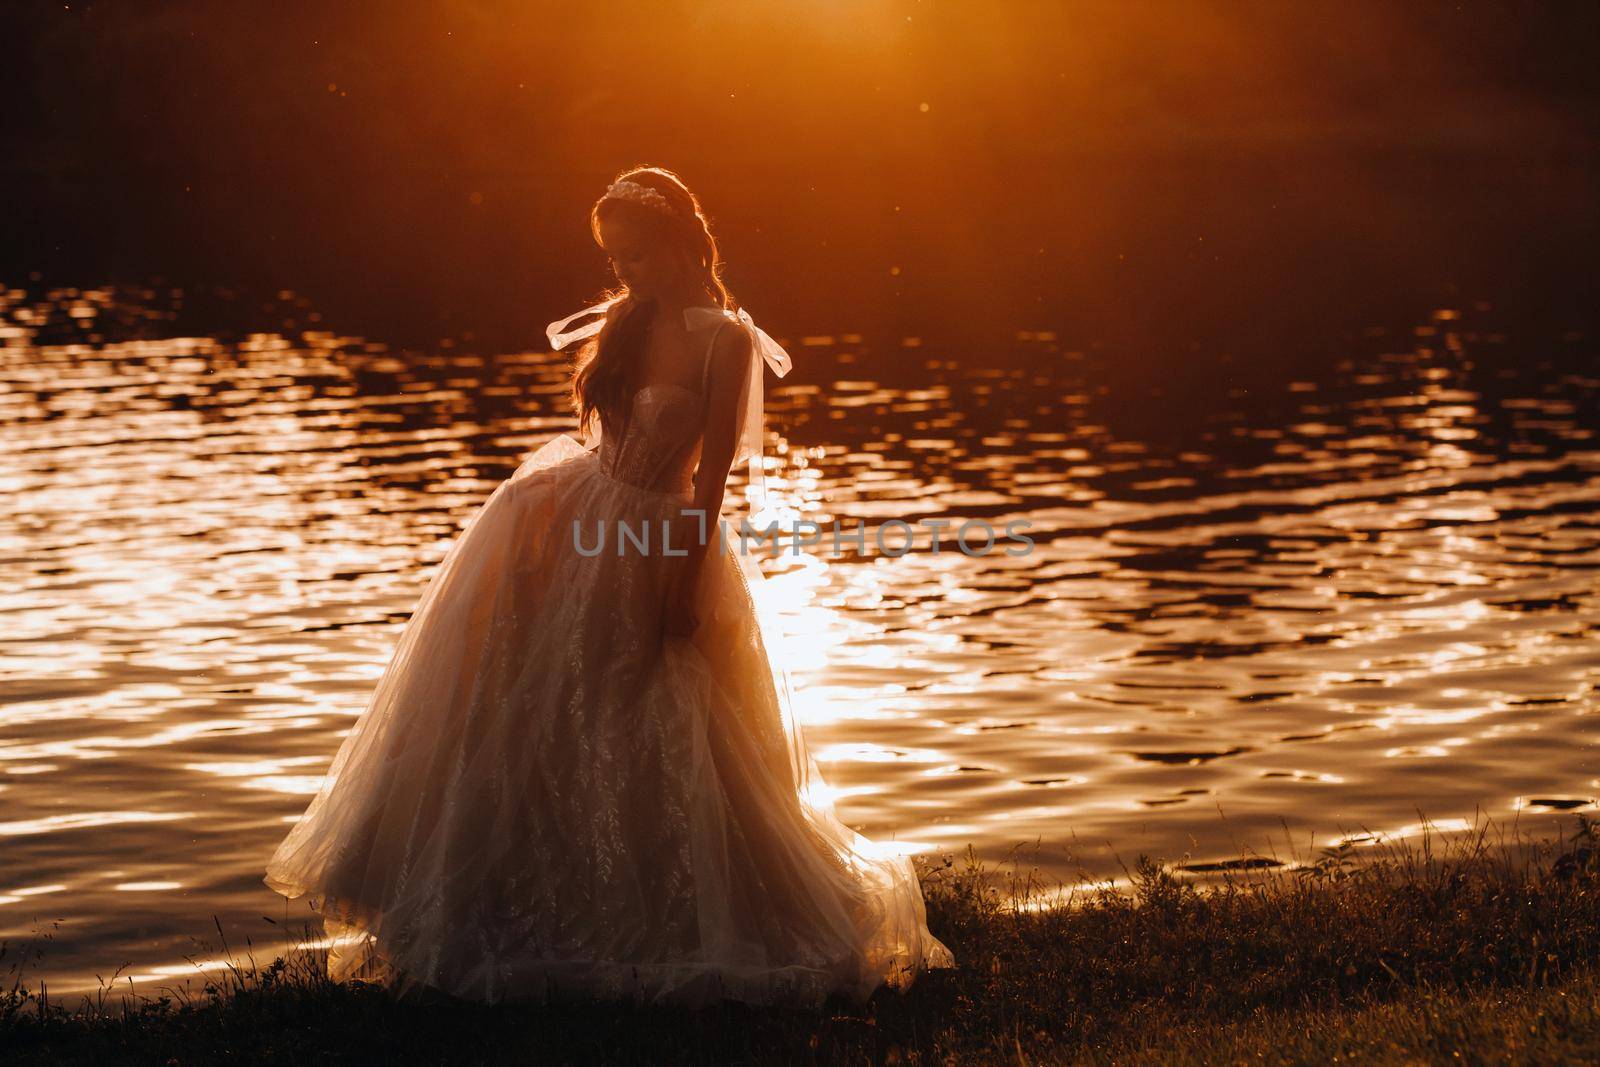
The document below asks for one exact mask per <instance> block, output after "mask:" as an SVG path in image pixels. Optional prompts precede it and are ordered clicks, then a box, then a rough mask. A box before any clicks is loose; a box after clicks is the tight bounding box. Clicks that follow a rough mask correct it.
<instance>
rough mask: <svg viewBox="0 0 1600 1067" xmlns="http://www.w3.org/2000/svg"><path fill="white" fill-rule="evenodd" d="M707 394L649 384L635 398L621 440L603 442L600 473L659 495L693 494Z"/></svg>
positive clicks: (604, 440)
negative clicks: (691, 492)
mask: <svg viewBox="0 0 1600 1067" xmlns="http://www.w3.org/2000/svg"><path fill="white" fill-rule="evenodd" d="M704 408H705V395H704V393H703V392H700V393H697V392H695V391H694V390H692V389H687V388H685V387H683V386H681V385H668V384H656V385H647V386H645V387H644V388H642V389H640V390H638V391H637V392H636V393H635V394H634V397H633V411H632V412H631V413H630V414H629V416H628V424H627V426H626V428H625V429H624V431H623V432H622V434H621V435H620V439H618V438H617V437H616V436H606V437H604V438H603V439H602V440H601V442H600V469H601V470H602V471H604V472H605V474H606V475H607V476H608V477H610V478H613V479H615V480H617V481H620V482H626V483H628V484H629V485H636V486H638V487H639V488H641V489H648V490H650V491H652V492H657V493H687V492H690V491H692V490H693V489H694V469H695V464H696V463H698V462H699V459H700V444H701V440H702V437H703V434H702V426H703V424H704V418H703V412H704Z"/></svg>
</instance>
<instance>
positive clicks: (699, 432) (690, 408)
mask: <svg viewBox="0 0 1600 1067" xmlns="http://www.w3.org/2000/svg"><path fill="white" fill-rule="evenodd" d="M734 321H738V320H737V318H736V317H735V316H734V315H733V314H732V313H731V312H726V311H721V310H718V309H714V308H705V307H690V308H685V309H684V312H683V322H684V326H685V327H686V328H687V329H688V330H689V331H690V332H691V334H694V335H698V336H703V337H704V339H705V340H704V343H705V348H704V350H703V351H702V352H701V356H700V388H699V390H698V391H696V390H694V389H690V388H688V387H687V386H682V385H676V384H672V383H666V382H657V383H654V384H651V385H646V386H643V387H641V388H640V389H638V390H636V391H635V392H634V395H633V408H632V411H631V412H629V414H628V416H627V425H626V426H624V427H623V428H622V429H621V432H620V433H618V434H615V435H613V434H610V433H607V434H603V435H602V436H601V440H600V447H599V463H600V470H601V471H602V472H604V473H605V475H606V476H607V477H609V478H612V479H614V480H616V481H620V482H626V483H627V484H629V485H635V486H638V487H639V488H641V489H648V490H650V491H651V492H657V493H688V492H692V491H693V489H694V471H695V465H696V464H697V463H699V461H700V447H701V443H702V441H703V439H704V428H705V406H706V391H707V387H708V385H709V383H710V373H709V372H710V367H711V349H712V346H713V345H714V344H715V342H716V339H717V332H718V331H719V330H720V329H721V328H722V326H723V325H724V324H725V323H728V322H734Z"/></svg>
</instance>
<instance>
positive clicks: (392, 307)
mask: <svg viewBox="0 0 1600 1067" xmlns="http://www.w3.org/2000/svg"><path fill="white" fill-rule="evenodd" d="M1597 31H1600V8H1597V7H1596V6H1595V5H1592V4H1588V3H1571V4H1540V5H1527V4H1494V3H1479V4H1471V5H1464V6H1458V5H1455V4H1446V3H1429V4H1406V5H1394V4H1388V3H1380V2H1366V3H1357V4H1341V5H1332V6H1328V5H1322V6H1316V5H1280V4H1275V3H1247V2H1233V3H1182V4H1179V3H1173V4H1170V5H1140V6H1138V7H1137V8H1132V7H1130V6H1128V5H1121V4H1060V3H1005V4H982V5H979V4H948V5H930V4H920V3H915V2H912V0H882V2H877V3H869V4H837V5H829V4H820V5H806V6H795V5H748V4H743V3H736V2H732V0H726V2H723V0H717V2H702V3H681V2H680V3H659V4H658V3H652V4H648V5H647V4H632V3H629V4H614V3H613V4H583V5H556V4H524V3H513V2H510V0H505V2H489V0H483V2H476V3H466V2H462V3H452V4H433V3H428V4H424V3H347V4H335V5H325V4H266V3H261V4H226V5H224V4H215V3H210V2H205V0H180V2H175V3H168V4H163V5H151V4H137V5H127V4H102V3H79V2H71V3H62V2H59V0H58V2H54V3H29V2H24V3H18V4H11V5H7V7H6V11H5V13H4V14H3V15H0V68H3V70H4V72H5V73H4V74H3V75H0V76H3V77H4V78H5V79H6V81H7V85H6V90H7V91H6V95H5V99H6V102H7V106H6V108H5V111H6V118H5V123H4V127H3V132H0V181H3V183H4V187H5V190H4V197H5V204H6V210H5V211H4V212H3V213H0V283H7V284H12V285H17V284H26V283H27V282H28V281H29V279H30V277H34V278H37V279H38V280H39V281H40V282H41V283H43V284H50V283H62V284H72V285H96V284H101V283H103V282H108V281H124V282H139V281H144V280H148V279H150V278H153V277H161V278H164V279H166V280H169V281H171V282H173V283H175V284H182V285H185V286H190V287H194V286H205V285H227V286H242V287H245V288H246V289H247V290H252V291H260V292H263V293H273V292H276V291H277V290H279V289H292V290H294V291H296V292H297V293H302V294H305V295H306V296H308V297H309V298H310V299H312V300H313V301H314V302H315V304H316V305H317V307H319V308H320V309H322V311H323V312H324V314H325V316H326V318H325V321H326V322H328V323H329V324H330V325H331V326H333V327H334V328H337V329H339V330H341V331H344V332H354V333H361V334H365V335H367V336H372V337H377V338H382V339H385V340H392V341H397V342H402V343H420V344H426V343H429V342H431V341H433V340H436V339H438V338H440V337H443V336H460V335H462V334H472V335H474V336H475V338H476V339H477V341H478V343H479V344H481V345H482V346H484V347H487V348H513V347H528V346H532V345H536V344H538V343H539V342H540V340H541V336H540V332H539V331H540V328H541V327H542V325H543V324H544V323H545V322H547V321H548V320H550V319H551V318H554V317H556V316H558V315H560V314H564V313H565V312H567V311H569V310H573V309H575V308H576V307H577V306H579V304H578V302H579V301H582V300H584V299H585V298H586V297H589V296H591V295H593V294H594V293H595V292H596V291H597V290H598V289H599V287H600V286H602V285H603V284H604V283H605V282H606V281H607V280H608V278H607V275H606V272H605V270H604V263H603V260H602V258H601V257H600V255H599V253H598V250H597V249H595V247H594V246H593V244H592V242H591V240H590V238H589V234H588V229H587V218H586V213H587V210H588V207H589V205H590V203H591V202H592V200H593V198H594V197H595V196H596V195H597V194H598V192H599V191H600V190H601V189H602V188H603V186H604V184H605V182H606V181H608V180H609V179H610V177H611V176H612V175H613V174H614V173H615V172H617V171H618V170H620V169H622V168H624V167H627V166H629V165H632V164H635V163H639V162H657V163H661V164H663V165H666V166H670V167H672V168H674V169H676V170H678V171H679V172H680V173H681V174H683V175H684V176H685V178H686V179H687V180H688V181H689V182H690V184H691V185H692V186H693V187H694V188H696V189H697V191H698V192H700V194H701V195H702V197H703V199H704V200H705V202H706V205H707V208H708V210H709V211H710V213H711V214H712V216H713V219H714V221H715V223H716V224H717V227H718V230H719V233H720V235H721V237H722V239H723V245H724V251H725V253H726V255H727V258H728V260H729V269H728V274H727V277H728V280H729V282H730V284H731V285H732V287H733V289H734V292H735V294H736V295H737V296H739V297H740V298H741V299H743V300H744V301H746V302H748V303H749V305H750V307H751V309H752V311H754V312H755V313H757V314H758V316H760V317H761V318H762V320H763V321H764V323H768V324H772V325H773V326H775V327H776V329H775V332H780V333H784V334H789V335H792V334H798V333H820V332H835V331H852V330H854V331H860V332H862V333H865V334H867V335H869V337H883V338H893V339H897V338H898V337H900V336H902V335H908V334H914V335H921V336H924V337H932V338H945V339H949V340H950V341H952V342H955V341H958V340H985V339H1002V338H1005V337H1007V336H1009V335H1011V334H1013V333H1014V332H1015V331H1016V330H1019V329H1035V330H1037V329H1055V330H1058V331H1060V333H1061V336H1062V340H1063V342H1064V343H1066V344H1068V345H1069V346H1079V345H1086V344H1088V343H1090V342H1093V341H1099V342H1102V343H1103V344H1105V345H1108V346H1112V347H1113V348H1123V349H1126V350H1128V351H1129V352H1131V353H1136V354H1138V355H1140V356H1141V357H1145V358H1149V359H1151V360H1153V361H1155V362H1157V363H1158V364H1161V365H1167V366H1170V365H1174V364H1179V363H1183V362H1185V361H1191V360H1195V359H1200V360H1202V361H1203V360H1205V359H1207V358H1209V357H1210V356H1212V355H1215V354H1217V353H1220V352H1225V351H1231V352H1235V353H1238V352H1249V353H1257V354H1260V355H1261V356H1263V357H1265V358H1273V359H1283V358H1285V357H1294V356H1296V355H1298V356H1300V358H1301V359H1302V360H1304V359H1308V358H1311V357H1310V356H1309V355H1307V353H1308V352H1309V351H1310V350H1311V348H1312V347H1314V346H1308V345H1307V344H1306V343H1305V339H1306V338H1308V337H1317V336H1328V335H1329V334H1330V333H1332V332H1336V331H1338V330H1341V329H1352V328H1359V327H1360V326H1362V325H1364V324H1367V323H1369V322H1389V323H1393V324H1399V323H1403V322H1405V321H1407V319H1408V317H1412V316H1417V315H1425V314H1426V313H1427V312H1428V311H1429V310H1430V309H1432V308H1434V307H1447V306H1458V305H1461V304H1465V303H1470V302H1472V301H1476V300H1489V301H1493V302H1495V303H1496V304H1498V305H1501V306H1509V307H1510V308H1512V309H1514V312H1513V317H1514V318H1516V319H1517V321H1519V322H1525V323H1527V324H1528V327H1529V331H1530V334H1532V335H1543V334H1547V333H1549V332H1550V331H1556V332H1560V331H1562V330H1569V329H1575V328H1587V327H1588V324H1587V323H1586V322H1584V321H1583V320H1584V317H1585V316H1586V315H1587V314H1589V309H1590V308H1592V307H1593V306H1595V305H1596V303H1597V301H1596V300H1595V299H1594V297H1595V295H1596V294H1595V292H1594V288H1593V287H1594V285H1595V278H1596V277H1597V272H1596V271H1595V269H1594V267H1595V258H1596V257H1595V254H1594V249H1595V245H1596V240H1595V239H1596V237H1597V235H1600V208H1597V204H1596V198H1595V196H1594V192H1593V190H1594V189H1595V188H1596V178H1597V176H1600V174H1597V171H1600V167H1597V160H1596V151H1595V144H1596V137H1595V134H1596V133H1597V131H1600V75H1597V74H1596V67H1597V65H1596V64H1594V63H1593V62H1592V60H1593V42H1594V41H1595V40H1596V39H1600V35H1597Z"/></svg>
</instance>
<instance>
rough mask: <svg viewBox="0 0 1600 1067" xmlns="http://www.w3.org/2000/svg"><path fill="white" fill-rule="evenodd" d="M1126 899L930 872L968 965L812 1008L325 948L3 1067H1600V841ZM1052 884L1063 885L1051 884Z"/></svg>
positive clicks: (1529, 844) (115, 1019)
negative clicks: (419, 988) (1485, 1066)
mask: <svg viewBox="0 0 1600 1067" xmlns="http://www.w3.org/2000/svg"><path fill="white" fill-rule="evenodd" d="M1129 874H1130V878H1131V884H1130V885H1129V886H1128V887H1127V889H1126V891H1114V890H1112V889H1110V888H1107V887H1095V888H1091V889H1088V890H1081V891H1077V892H1075V893H1074V894H1073V895H1072V899H1071V901H1070V906H1068V907H1064V908H1051V909H1042V908H1040V907H1039V904H1040V903H1041V901H1042V899H1043V898H1044V890H1045V889H1046V887H1045V886H1043V885H1041V884H1040V883H1039V881H1038V880H1037V879H1036V878H1034V877H1032V876H1031V875H1026V874H1022V873H1020V871H1019V870H1012V871H1010V872H1004V871H1000V872H997V871H990V870H985V869H984V868H983V867H982V866H981V865H978V864H976V863H974V862H972V861H971V860H970V859H969V860H967V861H964V862H958V861H955V860H953V859H949V858H947V859H946V861H945V862H944V863H942V864H941V865H938V866H933V867H930V868H928V869H926V872H925V876H924V891H925V894H926V896H927V899H928V907H929V920H930V925H932V927H933V929H934V932H935V933H937V934H938V935H939V936H940V937H941V938H943V939H944V940H945V941H946V943H947V944H949V945H950V947H951V948H952V950H953V951H954V952H955V954H956V957H957V959H958V960H959V961H960V963H961V966H960V968H959V969H958V970H956V971H954V972H933V973H930V974H928V975H925V976H924V977H923V978H922V979H921V980H920V981H919V982H918V984H917V985H916V986H915V987H914V988H913V989H912V991H911V992H910V993H909V994H907V995H905V996H900V995H896V994H894V993H892V992H888V991H880V995H879V996H878V997H876V998H875V999H874V1000H873V1002H872V1003H871V1004H869V1005H867V1006H866V1007H865V1008H860V1009H856V1008H851V1007H847V1006H844V1005H842V1004H841V1005H835V1006H833V1007H832V1008H830V1010H827V1011H825V1012H823V1013H822V1014H821V1015H817V1014H814V1013H813V1014H808V1013H801V1012H791V1011H776V1010H757V1009H750V1008H745V1007H741V1006H736V1005H728V1006H724V1007H720V1008H715V1009H707V1010H705V1011H699V1012H686V1011H676V1010H664V1009H630V1008H624V1007H590V1008H586V1009H582V1010H574V1009H572V1008H561V1009H540V1008H531V1007H520V1008H519V1007H498V1008H491V1007H485V1006H482V1005H475V1004H465V1003H457V1002H448V1003H436V1004H428V1005H423V1006H417V1005H403V1004H397V1003H396V1002H395V1001H394V1000H393V999H391V998H390V997H389V996H388V995H387V994H385V993H384V992H383V991H382V990H381V989H378V988H375V987H370V986H360V985H353V986H335V985H332V984H330V983H328V982H327V981H326V979H325V978H322V977H320V975H319V968H320V965H321V961H320V959H319V957H318V955H317V953H315V952H312V951H300V952H295V953H292V954H291V955H290V956H289V957H288V958H285V959H281V960H278V961H275V962H274V963H273V964H271V965H270V966H266V967H261V968H255V967H248V966H247V967H242V968H240V969H237V970H234V971H231V972H229V973H227V974H226V975H225V976H224V977H223V978H221V979H219V980H218V981H217V984H216V985H214V986H211V987H208V989H207V990H206V991H205V993H204V994H202V995H201V996H200V997H198V998H196V999H194V1000H191V1001H189V1002H188V1003H174V1002H172V1001H170V1000H159V1001H143V1002H140V1003H128V1002H126V1001H125V1000H120V1001H117V1002H115V1003H113V1002H112V1001H114V1000H116V998H107V1000H106V1001H105V1002H102V1003H101V1004H100V1005H99V1006H98V1007H97V1008H87V1009H79V1010H76V1011H72V1012H69V1011H67V1010H65V1009H64V1008H62V1007H59V1006H56V1005H48V1004H41V1003H40V1001H39V1000H38V998H37V997H35V996H33V995H32V994H31V993H30V992H29V991H28V990H26V989H24V988H22V987H21V986H16V987H14V988H12V989H11V991H10V992H9V993H6V992H4V991H0V1060H3V1061H5V1062H7V1063H13V1062H17V1063H30V1062H37V1063H80V1062H91V1061H93V1062H107V1061H111V1062H119V1061H123V1060H132V1061H138V1062H152V1063H161V1064H166V1063H171V1062H176V1063H178V1064H188V1063H205V1062H212V1061H215V1060H218V1059H222V1058H226V1057H230V1056H237V1057H240V1058H242V1059H246V1060H250V1061H255V1062H284V1063H299V1062H304V1061H308V1060H310V1059H312V1058H313V1057H315V1058H318V1059H320V1060H327V1059H333V1060H339V1059H347V1060H366V1059H370V1058H373V1057H382V1058H384V1059H390V1060H394V1061H396V1062H451V1063H478V1062H508V1061H510V1062H523V1061H529V1062H559V1061H564V1060H576V1061H594V1060H604V1061H609V1062H643V1063H663V1062H689V1063H702V1062H703V1063H719V1064H720V1063H730V1062H755V1063H828V1064H832V1063H945V1062H952V1061H954V1062H1011V1063H1019V1062H1023V1063H1034V1062H1050V1063H1054V1062H1097V1063H1098V1062H1103V1063H1112V1062H1130V1061H1133V1062H1144V1061H1147V1060H1150V1061H1158V1062H1174V1063H1188V1062H1195V1063H1202V1062H1205V1063H1214V1062H1224V1063H1233V1062H1240V1061H1243V1060H1250V1061H1252V1062H1255V1061H1261V1062H1269V1063H1272V1062H1308V1063H1309V1062H1316V1063H1321V1062H1329V1061H1332V1060H1334V1059H1335V1058H1338V1059H1340V1060H1342V1061H1349V1060H1350V1059H1352V1058H1353V1059H1354V1060H1356V1061H1357V1062H1396V1063H1401V1062H1406V1063H1415V1062H1430V1061H1437V1062H1453V1063H1461V1062H1467V1063H1472V1062H1495V1063H1500V1062H1525V1063H1549V1062H1559V1061H1563V1060H1584V1059H1589V1060H1593V1059H1600V921H1597V920H1600V824H1595V823H1591V822H1589V821H1588V820H1587V819H1585V818H1584V817H1582V816H1579V817H1578V821H1577V829H1576V832H1575V833H1574V834H1573V836H1572V837H1571V838H1569V839H1566V840H1546V841H1524V840H1520V839H1516V838H1513V839H1512V840H1509V841H1508V840H1507V839H1506V838H1505V837H1504V835H1498V836H1497V835H1496V834H1495V832H1494V830H1493V828H1492V827H1491V826H1490V825H1489V824H1484V825H1482V826H1480V827H1479V828H1478V830H1477V831H1476V832H1475V833H1473V834H1471V835H1466V836H1462V837H1457V838H1454V839H1452V840H1450V841H1448V842H1442V841H1439V840H1438V839H1436V838H1430V837H1424V838H1423V839H1421V840H1420V841H1413V842H1411V843H1410V844H1406V845H1382V846H1378V847H1375V848H1366V849H1358V848H1353V847H1347V848H1344V849H1340V850H1337V851H1333V852H1327V853H1324V854H1323V855H1321V856H1318V857H1316V858H1315V860H1314V861H1311V862H1306V863H1304V864H1303V865H1301V866H1299V867H1297V868H1295V869H1271V870H1266V871H1259V870H1247V871H1242V872H1236V873H1234V874H1230V875H1226V876H1225V877H1224V878H1223V880H1222V881H1221V882H1220V883H1219V884H1215V885H1208V886H1206V887H1204V888H1201V887H1197V886H1195V885H1193V884H1191V883H1190V882H1189V881H1187V880H1186V877H1185V876H1183V875H1181V874H1179V873H1177V872H1175V871H1173V870H1172V869H1170V868H1168V867H1166V866H1164V865H1162V864H1159V863H1156V862H1153V861H1150V860H1146V859H1143V858H1141V859H1140V861H1139V862H1138V863H1137V865H1136V866H1135V867H1134V869H1132V870H1131V871H1130V872H1129ZM1049 888H1051V889H1054V888H1056V887H1049Z"/></svg>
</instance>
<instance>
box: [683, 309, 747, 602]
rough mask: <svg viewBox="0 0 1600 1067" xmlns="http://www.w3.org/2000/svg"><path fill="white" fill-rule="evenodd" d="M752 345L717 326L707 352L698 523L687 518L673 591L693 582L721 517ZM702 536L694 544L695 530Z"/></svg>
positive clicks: (741, 328)
mask: <svg viewBox="0 0 1600 1067" xmlns="http://www.w3.org/2000/svg"><path fill="white" fill-rule="evenodd" d="M754 343H755V342H754V340H753V339H752V338H751V336H750V331H749V330H748V329H747V328H746V327H745V325H744V324H743V323H734V324H733V325H732V326H731V327H722V328H720V329H719V330H718V331H717V337H716V340H715V341H714V342H712V347H711V369H710V375H709V377H710V381H709V383H708V384H707V393H708V396H707V401H706V425H705V432H704V438H703V440H702V443H701V446H700V464H699V466H697V467H696V468H695V472H694V503H693V505H692V507H693V508H694V510H695V511H697V512H699V514H700V515H703V516H705V519H704V522H697V521H696V520H695V516H694V515H692V514H691V515H689V516H688V519H689V520H690V522H689V527H688V528H689V531H690V537H691V541H690V545H689V549H688V555H687V556H684V557H682V570H681V571H680V582H681V584H679V586H678V588H679V589H681V590H689V589H693V588H694V583H695V581H696V579H697V578H698V577H699V574H700V568H701V567H702V565H703V564H704V562H705V557H706V555H707V553H708V552H709V550H710V547H711V546H712V545H714V544H716V541H717V533H718V530H717V523H718V521H719V519H720V517H721V515H722V497H723V494H724V492H726V490H727V487H728V472H729V470H731V469H732V467H733V457H734V452H735V450H736V449H737V448H738V445H739V440H738V434H739V408H740V402H741V401H742V400H743V399H744V384H745V379H746V378H747V377H748V376H749V375H750V374H751V373H752V370H751V364H752V363H753V362H754V360H753V359H752V358H751V355H752V352H751V350H752V347H753V345H754ZM702 527H703V528H704V531H705V537H704V539H703V540H696V539H698V536H699V533H700V530H701V528H702Z"/></svg>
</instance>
